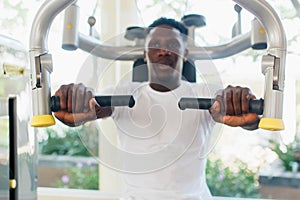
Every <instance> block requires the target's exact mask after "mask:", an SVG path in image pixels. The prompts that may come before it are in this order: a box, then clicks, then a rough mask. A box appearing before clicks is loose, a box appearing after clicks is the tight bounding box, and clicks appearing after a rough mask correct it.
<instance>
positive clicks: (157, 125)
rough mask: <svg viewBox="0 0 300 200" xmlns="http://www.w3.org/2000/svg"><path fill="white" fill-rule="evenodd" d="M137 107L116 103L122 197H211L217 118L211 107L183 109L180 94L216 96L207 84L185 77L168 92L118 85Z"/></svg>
mask: <svg viewBox="0 0 300 200" xmlns="http://www.w3.org/2000/svg"><path fill="white" fill-rule="evenodd" d="M110 93H111V94H114V95H116V94H130V95H133V96H134V99H135V106H134V107H133V108H128V107H115V109H114V112H113V114H112V118H113V119H114V122H115V124H116V127H117V130H118V140H119V145H120V149H121V151H122V152H123V153H122V155H121V159H122V161H123V162H122V165H121V166H122V167H121V168H122V169H121V171H123V172H126V173H124V183H125V188H126V193H125V194H124V197H123V198H122V200H123V199H124V200H125V199H126V200H208V199H210V198H211V194H210V192H209V189H208V187H207V185H206V178H205V166H206V158H205V156H203V155H206V154H207V153H208V152H207V151H209V150H208V143H209V140H210V132H211V130H212V127H213V126H214V124H215V122H214V121H213V119H212V118H211V116H210V114H209V112H208V111H207V110H194V109H187V110H180V109H179V107H178V102H179V99H180V98H181V97H212V96H213V95H214V93H215V91H212V90H210V89H209V88H208V87H207V86H206V85H204V84H195V83H189V82H186V81H182V83H181V85H180V86H179V87H178V88H176V89H174V90H172V91H169V92H158V91H155V90H153V89H152V88H151V87H150V86H149V83H148V82H144V83H130V84H129V85H126V86H119V87H116V88H114V90H113V91H111V92H110Z"/></svg>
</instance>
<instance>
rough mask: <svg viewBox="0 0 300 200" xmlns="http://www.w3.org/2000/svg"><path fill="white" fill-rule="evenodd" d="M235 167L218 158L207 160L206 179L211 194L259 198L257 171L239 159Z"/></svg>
mask: <svg viewBox="0 0 300 200" xmlns="http://www.w3.org/2000/svg"><path fill="white" fill-rule="evenodd" d="M234 166H235V169H231V168H230V167H226V166H225V165H224V164H223V163H222V161H221V160H220V159H217V160H211V159H208V161H207V168H206V181H207V184H208V187H209V189H210V191H211V193H212V195H213V196H223V197H242V198H259V190H258V189H259V184H258V175H257V171H251V170H249V169H248V168H247V165H246V164H245V163H243V162H241V161H239V160H236V161H235V163H234Z"/></svg>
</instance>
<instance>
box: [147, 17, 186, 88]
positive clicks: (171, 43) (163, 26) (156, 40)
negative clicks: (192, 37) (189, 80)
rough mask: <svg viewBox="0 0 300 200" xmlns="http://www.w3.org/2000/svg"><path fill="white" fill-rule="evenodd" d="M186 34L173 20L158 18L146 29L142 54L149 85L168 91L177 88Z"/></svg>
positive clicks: (184, 50)
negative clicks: (161, 86)
mask: <svg viewBox="0 0 300 200" xmlns="http://www.w3.org/2000/svg"><path fill="white" fill-rule="evenodd" d="M187 34H188V30H187V28H186V27H185V26H184V25H183V24H182V23H180V22H177V21H175V20H174V19H167V18H159V19H158V20H156V21H154V22H153V23H152V24H151V25H150V26H149V27H148V32H147V37H146V42H145V52H144V53H145V59H146V60H147V64H148V67H149V72H150V73H149V75H150V77H149V80H150V83H154V84H160V85H163V86H165V87H167V88H169V89H170V90H172V89H175V88H176V87H178V86H179V84H180V80H181V72H182V66H183V61H184V59H185V58H186V56H187V49H186V43H187Z"/></svg>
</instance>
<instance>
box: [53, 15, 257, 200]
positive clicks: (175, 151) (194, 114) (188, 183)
mask: <svg viewBox="0 0 300 200" xmlns="http://www.w3.org/2000/svg"><path fill="white" fill-rule="evenodd" d="M187 34H188V30H187V29H186V27H184V25H182V24H181V23H179V22H177V21H175V20H173V19H167V18H160V19H158V20H156V21H154V22H153V24H151V25H150V26H149V31H148V34H147V37H146V40H145V51H144V57H145V61H147V65H148V69H149V81H148V82H144V83H128V85H121V86H116V87H115V88H113V90H111V91H110V92H109V93H110V94H132V95H133V96H134V98H135V100H136V105H135V106H134V107H133V108H127V107H126V108H125V107H108V108H107V107H105V108H103V107H100V106H99V105H98V104H97V102H96V101H95V99H93V95H94V94H93V92H92V90H91V89H90V88H87V87H85V86H84V85H82V84H78V85H74V84H71V85H64V86H61V88H60V89H59V90H58V91H57V92H56V96H60V99H61V103H60V104H61V110H60V111H58V112H56V113H55V116H56V117H57V118H58V119H59V120H60V121H62V122H63V123H65V124H67V125H69V126H76V125H80V124H83V123H85V122H87V121H91V120H95V119H98V118H105V117H109V116H111V117H112V118H113V119H114V121H115V123H116V127H117V129H118V138H119V142H120V148H121V149H122V150H123V152H125V153H124V154H122V155H121V157H122V161H123V163H122V165H120V167H121V169H119V170H120V171H124V172H129V173H125V174H124V181H125V186H126V192H125V194H124V198H125V199H128V200H129V199H137V200H139V199H147V200H148V199H149V200H152V199H153V200H154V199H155V200H160V199H163V200H165V199H170V200H171V199H172V200H173V199H178V200H179V199H180V200H188V199H189V200H200V199H204V200H207V199H210V197H211V195H210V192H209V189H208V187H207V185H206V181H205V165H206V158H205V156H204V155H206V154H207V153H208V151H209V148H208V143H209V141H210V140H211V132H212V130H213V126H214V125H215V122H219V123H224V124H226V125H229V126H234V127H235V126H240V127H243V128H245V129H248V130H254V129H257V127H258V122H259V116H258V115H257V114H255V113H249V101H250V99H255V96H254V95H253V94H252V93H251V91H250V90H249V89H248V88H242V87H232V86H228V87H227V88H225V89H224V90H222V91H221V93H220V94H219V95H217V96H216V100H217V101H216V102H215V103H214V104H213V106H212V107H211V108H210V109H209V112H207V111H203V110H202V111H200V110H185V111H181V110H180V109H179V108H178V101H179V99H180V98H181V97H211V96H212V93H213V91H212V90H211V88H210V87H209V86H207V85H204V84H195V83H188V82H186V81H183V80H182V75H181V72H182V67H183V62H184V60H185V59H186V58H187V55H188V50H187V49H186V42H187Z"/></svg>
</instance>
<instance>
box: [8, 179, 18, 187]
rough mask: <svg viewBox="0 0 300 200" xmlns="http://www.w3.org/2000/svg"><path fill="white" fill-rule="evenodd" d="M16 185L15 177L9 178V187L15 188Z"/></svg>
mask: <svg viewBox="0 0 300 200" xmlns="http://www.w3.org/2000/svg"><path fill="white" fill-rule="evenodd" d="M16 187H17V181H16V180H15V179H11V180H9V188H10V189H16Z"/></svg>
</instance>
